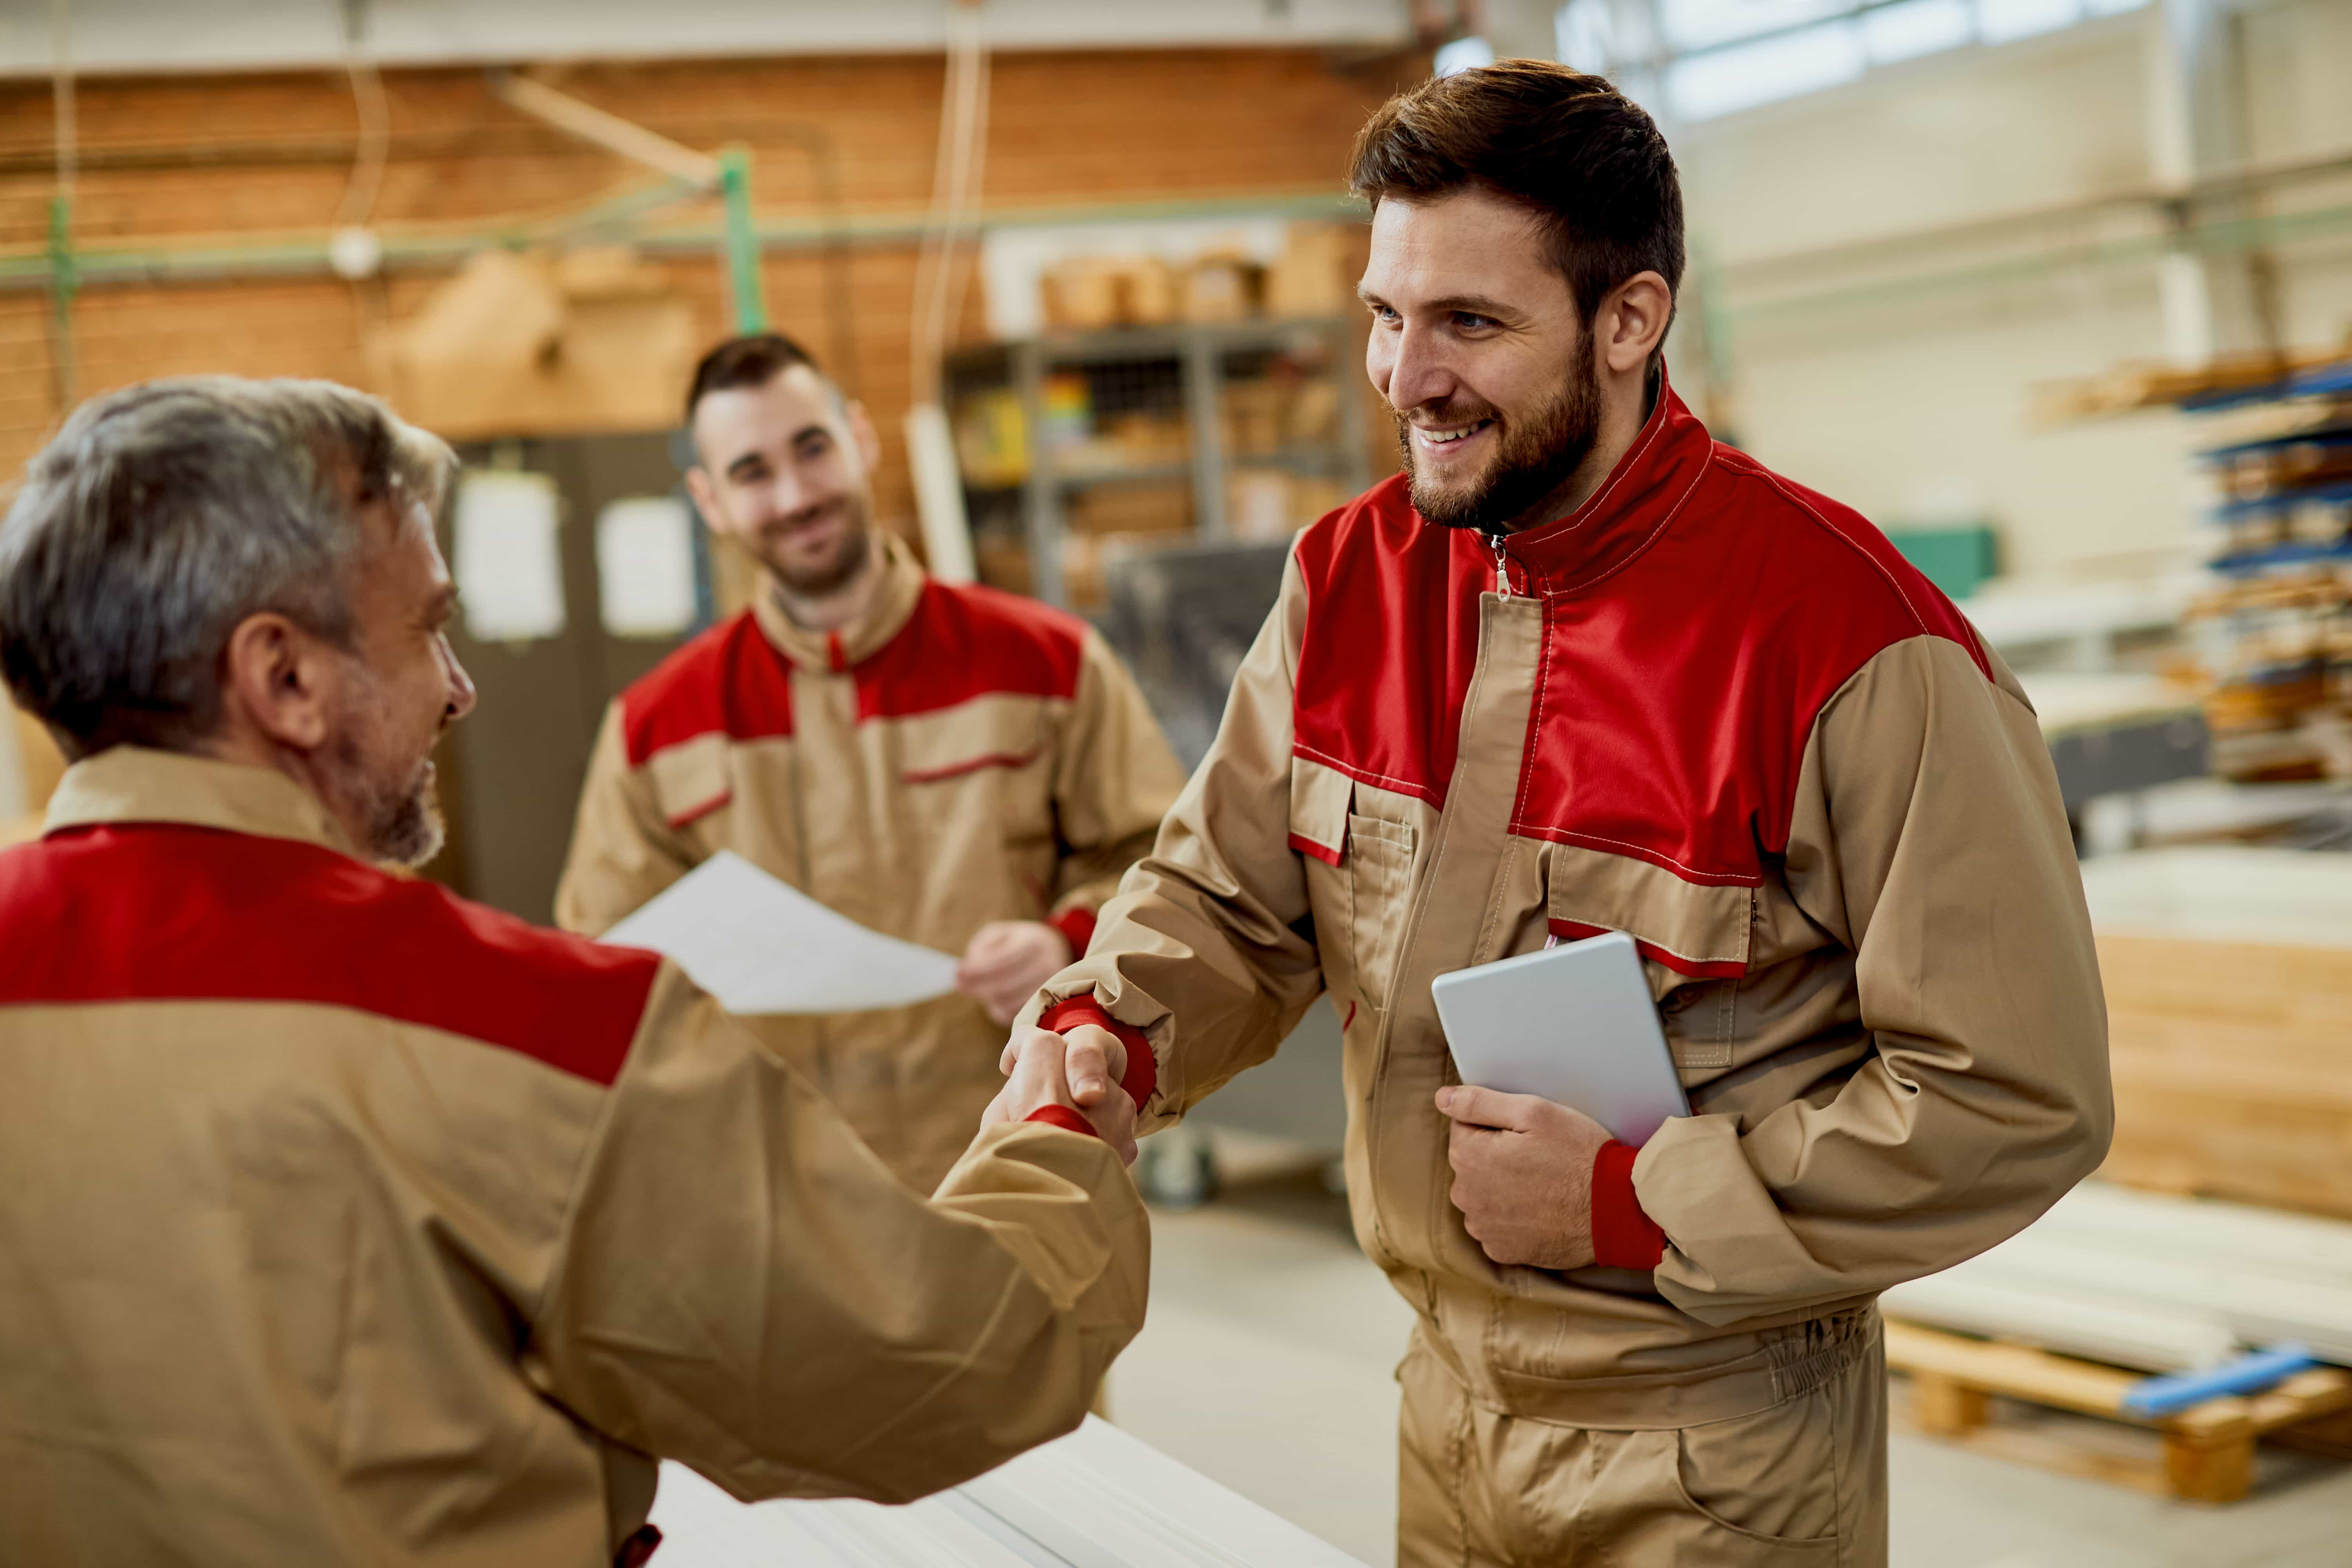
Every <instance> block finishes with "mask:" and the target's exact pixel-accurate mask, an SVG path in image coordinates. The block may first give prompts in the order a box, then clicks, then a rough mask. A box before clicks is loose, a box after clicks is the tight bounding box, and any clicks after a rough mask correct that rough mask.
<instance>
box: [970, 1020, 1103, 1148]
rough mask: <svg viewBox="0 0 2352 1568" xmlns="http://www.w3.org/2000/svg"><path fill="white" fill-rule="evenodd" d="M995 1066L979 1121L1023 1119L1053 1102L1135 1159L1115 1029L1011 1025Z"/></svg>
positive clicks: (986, 1123) (1091, 1026)
mask: <svg viewBox="0 0 2352 1568" xmlns="http://www.w3.org/2000/svg"><path fill="white" fill-rule="evenodd" d="M997 1066H998V1067H999V1068H1001V1069H1002V1070H1003V1073H1004V1075H1005V1082H1004V1087H1003V1089H1001V1090H999V1091H998V1093H997V1096H996V1098H995V1099H994V1100H990V1101H989V1102H988V1109H987V1110H985V1111H983V1112H982V1113H981V1118H980V1120H981V1124H982V1126H986V1125H988V1124H990V1123H992V1122H997V1121H1027V1120H1028V1119H1029V1118H1030V1117H1031V1116H1032V1115H1034V1113H1035V1112H1036V1111H1037V1110H1038V1109H1039V1108H1040V1107H1042V1106H1047V1105H1059V1106H1062V1107H1064V1108H1065V1109H1066V1110H1075V1111H1076V1112H1077V1113H1078V1114H1079V1115H1081V1116H1083V1117H1085V1118H1086V1119H1087V1121H1088V1123H1090V1124H1091V1125H1092V1126H1093V1128H1094V1130H1095V1131H1097V1132H1098V1133H1100V1134H1101V1135H1102V1140H1103V1142H1106V1143H1108V1144H1109V1145H1110V1146H1111V1147H1112V1148H1113V1149H1116V1150H1118V1157H1119V1158H1120V1159H1121V1160H1124V1161H1125V1162H1127V1163H1129V1164H1130V1165H1132V1164H1134V1163H1135V1101H1134V1100H1130V1099H1129V1098H1128V1093H1127V1090H1125V1089H1121V1088H1120V1087H1119V1086H1118V1085H1119V1079H1121V1078H1122V1077H1124V1076H1125V1075H1126V1072H1127V1047H1126V1046H1124V1045H1122V1044H1121V1043H1120V1042H1119V1038H1118V1036H1117V1035H1114V1034H1112V1033H1111V1032H1110V1031H1109V1030H1108V1029H1105V1028H1101V1027H1099V1026H1096V1025H1093V1024H1081V1025H1079V1026H1076V1028H1074V1029H1072V1030H1071V1031H1070V1032H1069V1033H1068V1034H1067V1035H1057V1034H1055V1033H1054V1032H1053V1031H1052V1030H1050V1029H1015V1030H1014V1031H1013V1038H1011V1039H1010V1040H1007V1041H1006V1042H1005V1044H1004V1055H1003V1058H1001V1059H1000V1060H999V1061H998V1063H997Z"/></svg>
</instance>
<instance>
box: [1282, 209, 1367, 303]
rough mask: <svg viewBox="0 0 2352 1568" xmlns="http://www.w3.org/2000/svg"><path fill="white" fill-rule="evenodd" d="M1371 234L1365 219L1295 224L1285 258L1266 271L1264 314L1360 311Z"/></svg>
mask: <svg viewBox="0 0 2352 1568" xmlns="http://www.w3.org/2000/svg"><path fill="white" fill-rule="evenodd" d="M1367 233H1368V231H1367V229H1366V228H1365V226H1364V225H1362V224H1360V223H1310V222H1300V223H1294V224H1292V225H1291V226H1290V229H1289V232H1288V233H1287V234H1286V235H1285V236H1284V237H1283V247H1282V257H1281V259H1279V260H1277V261H1276V263H1275V264H1274V266H1273V267H1272V268H1269V269H1268V270H1267V272H1266V278H1265V313H1266V314H1267V315H1269V316H1273V317H1276V318H1278V319H1283V320H1292V319H1299V318H1328V317H1331V316H1342V315H1345V314H1347V313H1348V312H1349V311H1350V310H1357V309H1360V307H1359V306H1358V305H1357V303H1356V279H1357V277H1358V275H1359V274H1360V273H1361V272H1362V270H1363V255H1362V252H1363V247H1364V246H1365V243H1366V237H1367Z"/></svg>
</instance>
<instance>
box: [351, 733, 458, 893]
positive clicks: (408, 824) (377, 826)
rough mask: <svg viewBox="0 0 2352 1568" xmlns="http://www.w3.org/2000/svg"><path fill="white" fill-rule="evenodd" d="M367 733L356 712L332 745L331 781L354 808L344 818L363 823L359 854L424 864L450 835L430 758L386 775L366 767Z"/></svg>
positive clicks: (406, 865) (393, 862)
mask: <svg viewBox="0 0 2352 1568" xmlns="http://www.w3.org/2000/svg"><path fill="white" fill-rule="evenodd" d="M366 730H367V722H366V720H365V719H363V718H362V716H361V714H360V713H358V712H356V711H355V712H352V713H347V714H345V715H344V722H343V723H342V725H341V728H340V730H339V731H338V733H337V736H336V739H335V742H334V749H333V756H334V773H335V778H336V781H337V783H338V784H340V786H341V791H340V792H341V794H342V795H345V797H346V798H347V800H348V803H349V804H350V805H351V806H352V811H351V813H350V815H349V816H347V817H345V819H344V820H346V821H350V822H357V823H359V824H360V825H361V826H360V833H359V840H360V842H359V850H360V853H361V854H362V855H364V856H366V857H367V858H369V859H371V860H373V861H376V862H378V863H379V864H382V865H386V866H398V867H402V868H415V867H418V866H422V865H424V864H425V862H426V861H427V860H430V859H432V858H433V857H435V856H436V855H438V854H439V853H441V845H442V843H443V841H444V839H445V838H446V837H447V833H448V829H447V826H446V823H445V822H444V821H443V820H442V816H441V794H440V789H439V784H438V781H437V779H436V775H435V772H434V767H433V763H432V760H431V759H430V758H426V759H425V760H423V761H420V762H417V763H412V764H411V765H410V766H409V767H408V769H407V770H406V771H405V772H404V773H402V774H401V775H400V776H399V777H397V778H393V777H387V776H385V772H388V770H385V771H381V772H380V771H379V770H377V769H375V768H373V767H372V766H371V765H370V761H369V758H368V754H367V751H368V749H367V748H366V747H365V746H363V745H362V735H363V734H365V733H366Z"/></svg>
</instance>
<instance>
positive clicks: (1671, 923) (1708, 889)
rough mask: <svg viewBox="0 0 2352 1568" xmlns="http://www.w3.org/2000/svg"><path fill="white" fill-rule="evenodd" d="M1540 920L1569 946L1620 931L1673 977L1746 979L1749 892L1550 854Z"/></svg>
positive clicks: (1570, 851) (1564, 850) (1593, 853)
mask: <svg viewBox="0 0 2352 1568" xmlns="http://www.w3.org/2000/svg"><path fill="white" fill-rule="evenodd" d="M1551 849H1552V856H1551V867H1550V875H1549V887H1548V888H1547V889H1546V892H1545V903H1546V908H1545V913H1546V914H1547V916H1548V917H1549V921H1550V924H1551V931H1552V934H1553V935H1554V936H1556V937H1558V938H1559V939H1560V940H1561V941H1562V942H1575V941H1578V940H1580V939H1581V938H1584V937H1588V936H1599V935H1600V934H1601V933H1602V932H1603V931H1623V932H1625V933H1626V934H1628V935H1629V936H1631V937H1633V940H1634V941H1635V942H1637V943H1639V944H1640V946H1641V949H1642V956H1643V957H1644V958H1647V959H1649V960H1651V961H1653V962H1654V963H1660V964H1663V965H1664V966H1665V967H1666V968H1668V969H1671V970H1673V971H1675V973H1679V974H1685V975H1691V976H1695V977H1698V976H1704V977H1708V978H1714V979H1730V978H1736V977H1738V976H1739V975H1742V974H1745V973H1748V926H1749V924H1750V918H1751V914H1752V911H1753V910H1754V906H1755V898H1756V894H1755V890H1754V889H1749V888H1743V887H1740V886H1738V885H1737V884H1731V885H1724V884H1720V883H1717V884H1706V883H1698V882H1685V881H1684V880H1683V879H1681V878H1680V877H1677V876H1675V874H1674V873H1673V872H1671V871H1668V870H1666V869H1664V868H1663V867H1658V866H1653V865H1652V864H1650V863H1649V862H1648V861H1646V860H1636V859H1634V858H1632V857H1631V856H1626V855H1610V854H1605V853H1603V852H1602V851H1601V850H1598V849H1586V848H1582V847H1578V846H1575V845H1569V844H1555V845H1553V846H1552V847H1551Z"/></svg>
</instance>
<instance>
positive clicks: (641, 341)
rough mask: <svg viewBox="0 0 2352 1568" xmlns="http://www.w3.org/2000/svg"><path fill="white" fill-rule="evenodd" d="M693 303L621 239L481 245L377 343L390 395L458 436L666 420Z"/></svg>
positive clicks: (661, 425)
mask: <svg viewBox="0 0 2352 1568" xmlns="http://www.w3.org/2000/svg"><path fill="white" fill-rule="evenodd" d="M699 347H700V344H699V343H698V342H697V340H696V338H695V332H694V311H693V308H692V306H691V305H690V304H688V301H687V300H685V299H683V298H682V297H679V296H677V295H675V294H673V293H672V292H670V290H669V287H668V283H667V279H666V278H665V276H664V275H663V274H662V272H661V271H660V269H659V268H655V267H652V266H649V265H648V264H646V263H645V262H643V261H642V260H640V259H639V258H637V257H636V256H635V254H634V253H633V252H630V251H628V250H626V249H625V248H614V247H603V248H599V249H595V250H585V251H580V252H576V253H572V254H570V255H566V256H563V257H560V258H549V257H545V256H529V255H521V254H518V253H516V252H512V251H507V250H485V251H483V252H481V253H479V254H478V255H476V256H475V257H473V258H471V259H469V260H468V261H467V263H466V264H465V265H464V266H463V267H461V268H458V270H457V276H456V277H454V278H452V279H449V280H448V281H447V282H446V283H444V284H442V285H441V286H440V287H439V288H437V289H435V290H434V291H433V293H432V295H431V296H430V297H429V298H428V299H427V300H425V306H424V308H423V309H422V310H419V311H418V312H417V313H416V314H415V316H414V317H412V318H410V319H409V320H408V321H404V322H403V323H401V324H400V325H399V326H397V327H394V328H393V329H391V330H390V331H387V332H386V333H385V334H384V335H383V339H382V340H381V341H380V342H378V343H377V344H376V345H375V346H374V351H373V352H374V355H375V357H376V358H377V359H378V360H379V361H380V362H381V377H382V381H383V385H384V386H385V388H386V389H387V391H388V393H389V395H390V398H391V401H392V403H393V405H394V406H395V407H397V408H398V409H399V410H400V412H401V413H402V414H403V415H404V416H406V417H408V418H410V419H413V420H415V421H416V422H417V423H418V424H420V425H424V426H426V427H428V428H429V429H432V430H434V431H435V432H436V433H438V434H440V435H442V436H446V437H450V438H452V439H456V440H467V439H470V438H475V437H496V436H552V435H575V436H576V435H595V434H600V433H606V432H614V433H617V432H623V431H643V430H663V429H667V428H668V427H670V426H674V425H676V424H677V389H678V388H679V387H680V386H683V385H685V384H686V381H687V378H688V374H690V373H691V372H692V370H693V368H694V361H695V355H696V353H698V350H699Z"/></svg>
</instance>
